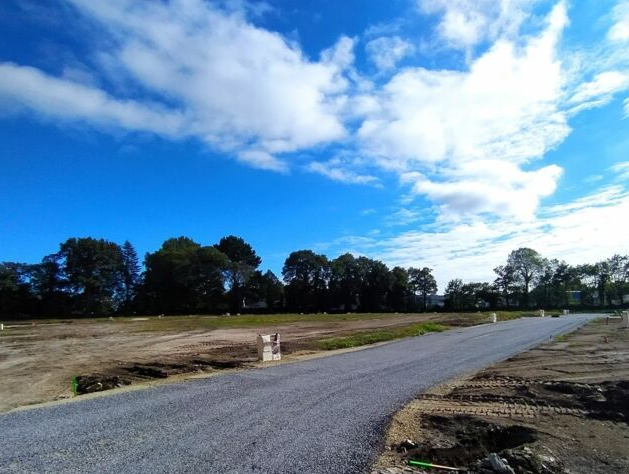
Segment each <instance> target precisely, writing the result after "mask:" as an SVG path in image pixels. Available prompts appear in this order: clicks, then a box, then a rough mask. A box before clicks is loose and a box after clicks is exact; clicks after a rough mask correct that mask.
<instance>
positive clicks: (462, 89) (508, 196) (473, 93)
mask: <svg viewBox="0 0 629 474" xmlns="http://www.w3.org/2000/svg"><path fill="white" fill-rule="evenodd" d="M566 24H567V17H566V10H565V6H564V4H563V3H559V4H558V5H557V6H556V7H555V8H554V9H553V11H552V12H551V14H550V15H549V17H548V19H547V25H546V28H545V29H544V30H543V31H541V32H540V33H539V34H538V35H534V36H532V37H530V38H529V39H528V41H527V42H526V43H525V44H524V45H523V46H521V47H520V46H518V45H516V44H515V43H513V42H510V41H506V40H499V41H497V42H496V43H495V44H494V45H493V46H492V47H491V48H490V49H489V50H488V51H487V52H486V53H485V54H483V55H482V56H481V57H479V58H478V59H476V60H475V61H474V62H473V63H472V64H471V65H470V68H469V70H467V71H443V70H442V71H434V70H428V69H425V68H413V69H406V70H404V71H402V72H400V73H398V74H396V75H395V76H394V77H393V78H392V79H391V80H390V81H389V83H388V84H386V85H385V86H384V87H383V88H382V90H381V91H379V92H377V93H376V94H375V95H372V96H371V97H372V98H373V97H375V98H376V99H377V103H376V104H373V103H371V104H369V107H363V109H362V110H364V111H365V116H364V121H363V123H362V125H361V127H360V129H359V131H358V137H359V139H360V141H361V146H362V149H363V151H364V152H365V153H366V154H368V155H369V156H372V157H373V160H374V162H375V163H376V164H378V165H379V166H380V167H382V168H384V169H387V170H391V171H394V172H396V173H398V174H399V175H400V176H401V177H402V180H403V182H405V183H406V184H408V185H410V186H411V187H412V189H413V190H414V191H415V192H416V193H417V194H423V195H426V196H428V197H429V198H430V199H432V200H433V201H434V202H436V203H437V204H439V205H442V206H445V209H444V210H447V211H454V212H460V213H468V212H472V213H477V212H480V213H483V212H489V213H496V214H500V215H517V216H519V217H521V218H531V217H532V215H533V213H534V211H535V209H536V208H537V206H538V203H539V200H540V199H541V198H542V197H544V196H548V195H549V194H551V193H552V192H553V191H554V189H555V187H556V183H557V180H558V179H559V177H560V176H561V169H560V168H558V167H557V166H546V167H543V168H540V169H538V170H532V171H523V170H522V169H521V167H522V166H524V165H525V164H527V163H529V162H530V161H531V160H534V159H536V158H539V157H541V156H543V155H544V154H545V153H546V152H547V151H548V150H550V149H552V148H553V147H555V146H557V145H558V144H559V143H561V142H562V141H563V140H564V139H565V137H566V136H567V135H568V134H569V132H570V128H569V126H568V124H567V112H566V111H565V110H563V108H562V100H563V97H564V93H565V92H564V88H565V81H566V79H565V77H564V74H563V71H562V67H561V62H560V61H559V59H558V58H557V54H556V48H557V43H558V40H559V37H560V35H561V32H562V30H563V28H564V26H565V25H566Z"/></svg>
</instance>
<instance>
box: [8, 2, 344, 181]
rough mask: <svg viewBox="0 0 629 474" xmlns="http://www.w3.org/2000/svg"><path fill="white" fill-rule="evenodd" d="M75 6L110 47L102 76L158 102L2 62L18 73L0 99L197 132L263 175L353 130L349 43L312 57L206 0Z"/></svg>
mask: <svg viewBox="0 0 629 474" xmlns="http://www.w3.org/2000/svg"><path fill="white" fill-rule="evenodd" d="M70 3H72V4H73V5H74V6H75V7H76V8H77V10H78V11H79V12H80V13H81V14H83V15H84V16H86V17H87V18H89V19H90V20H92V21H94V22H95V23H96V24H97V25H98V27H99V28H100V30H97V31H102V32H104V35H105V37H106V38H107V40H108V45H110V46H111V45H113V46H111V47H110V48H108V50H107V51H97V52H95V53H94V57H96V58H100V61H101V64H102V65H103V70H104V71H105V72H106V71H107V70H112V69H113V71H114V73H113V74H111V75H110V77H109V79H110V80H112V81H113V82H114V83H115V81H116V76H119V75H121V76H123V78H124V79H126V80H130V81H131V82H132V83H133V84H134V86H135V87H134V89H135V90H139V91H140V96H142V91H144V95H145V97H155V98H156V100H158V101H159V103H160V105H152V104H151V105H148V106H147V102H149V100H148V99H143V100H142V104H140V103H139V102H138V101H134V100H129V99H128V98H125V97H117V98H114V97H111V95H110V94H108V93H107V92H105V91H103V90H98V89H89V88H86V87H84V86H81V85H79V84H77V83H76V82H73V81H70V80H67V79H63V78H60V77H54V76H51V75H49V74H46V73H44V72H42V71H37V70H35V69H32V68H28V67H25V66H17V65H13V64H4V65H3V68H4V70H5V71H9V72H10V73H11V75H10V76H6V75H4V74H3V75H2V76H1V77H0V91H2V94H3V96H5V97H6V96H8V97H12V98H14V99H16V100H19V101H20V102H21V103H22V104H23V105H24V106H26V107H28V108H31V109H33V110H35V111H37V112H38V113H44V114H46V115H50V116H60V117H63V118H68V119H72V118H74V119H79V118H80V119H84V120H86V121H88V122H91V123H96V124H100V123H102V122H107V123H109V124H112V125H117V126H119V127H121V128H123V129H130V130H138V129H141V130H150V131H153V132H155V133H157V134H160V135H162V134H163V135H166V136H168V137H172V136H194V137H197V138H199V139H201V140H203V141H205V142H206V143H208V144H209V145H211V146H212V147H214V148H216V149H219V150H223V151H226V152H231V153H235V154H236V155H237V156H238V158H239V159H240V160H242V161H246V162H248V163H249V164H251V165H252V166H257V167H261V168H265V169H283V166H282V165H279V164H278V161H277V159H276V158H275V157H273V155H275V154H281V153H286V152H291V151H295V150H298V149H301V148H307V147H312V146H314V145H317V144H321V143H326V142H330V141H333V140H338V139H340V138H342V137H343V136H345V134H346V131H345V128H344V125H343V123H342V122H341V120H340V118H339V107H340V106H339V104H338V103H337V98H338V96H339V95H340V94H341V93H343V91H344V90H345V89H346V87H347V80H346V79H345V78H344V76H343V74H342V69H343V67H345V66H346V65H347V63H348V62H350V61H351V60H352V56H351V49H352V47H353V43H352V41H351V40H349V39H348V38H342V39H341V40H340V41H339V43H338V44H337V45H335V46H334V47H333V48H331V49H330V50H328V51H324V52H323V53H322V56H321V58H320V60H318V61H310V60H308V59H307V58H305V57H304V55H303V54H302V52H301V51H300V49H299V47H298V46H296V45H295V44H292V43H289V42H288V41H287V40H286V39H284V38H283V37H282V36H281V35H279V34H277V33H273V32H270V31H267V30H265V29H262V28H258V27H255V26H254V25H252V24H251V23H250V22H248V21H247V19H246V18H245V16H244V14H243V13H242V12H241V11H235V12H234V11H225V10H223V9H220V8H218V7H216V6H213V4H209V3H206V2H204V1H202V0H173V1H170V2H134V1H130V0H111V1H108V2H92V1H87V0H70ZM20 78H26V79H28V81H27V82H23V81H22V80H20ZM33 89H36V95H35V97H33V98H30V97H31V93H32V91H33ZM101 105H103V107H101Z"/></svg>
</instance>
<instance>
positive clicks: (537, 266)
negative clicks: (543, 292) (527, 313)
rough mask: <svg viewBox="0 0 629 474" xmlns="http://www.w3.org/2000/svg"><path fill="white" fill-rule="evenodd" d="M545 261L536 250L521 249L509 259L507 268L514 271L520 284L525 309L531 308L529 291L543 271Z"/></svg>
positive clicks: (515, 251) (511, 254)
mask: <svg viewBox="0 0 629 474" xmlns="http://www.w3.org/2000/svg"><path fill="white" fill-rule="evenodd" d="M543 264H544V259H543V258H542V256H541V255H540V254H539V253H537V252H536V251H535V250H533V249H530V248H526V247H523V248H519V249H517V250H514V251H513V252H511V253H510V254H509V256H508V257H507V268H510V269H513V274H514V276H515V281H516V282H517V283H518V284H519V286H520V289H521V292H522V297H523V302H524V305H523V306H524V308H525V309H527V308H528V307H529V291H530V288H531V286H532V285H534V284H535V282H536V280H537V278H538V277H539V275H540V273H541V271H542V269H543Z"/></svg>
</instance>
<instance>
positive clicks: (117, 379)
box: [0, 314, 485, 412]
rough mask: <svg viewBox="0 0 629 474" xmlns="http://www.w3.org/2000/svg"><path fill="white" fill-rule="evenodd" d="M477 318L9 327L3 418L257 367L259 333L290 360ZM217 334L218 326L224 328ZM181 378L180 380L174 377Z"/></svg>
mask: <svg viewBox="0 0 629 474" xmlns="http://www.w3.org/2000/svg"><path fill="white" fill-rule="evenodd" d="M483 318H485V316H481V315H474V314H464V315H460V314H458V315H455V314H439V315H438V314H381V315H374V314H370V315H350V316H334V315H329V316H325V315H316V316H315V315H304V316H303V317H301V316H297V317H293V318H292V319H291V320H290V321H289V322H280V323H267V322H266V321H275V320H279V321H283V320H284V319H290V317H284V316H283V315H279V316H273V315H270V316H269V317H268V318H267V317H265V316H255V317H246V316H243V317H241V318H240V317H236V318H234V319H233V321H235V322H240V323H239V324H241V325H242V324H245V323H246V324H248V327H229V325H230V320H229V319H228V318H227V319H226V318H220V319H217V318H216V317H207V316H196V317H190V316H186V317H166V318H159V319H158V318H156V317H151V318H115V319H113V320H109V319H107V318H103V319H92V320H68V321H47V322H29V323H9V324H6V323H5V330H4V331H0V412H3V411H8V410H11V409H14V408H16V407H20V406H24V405H30V404H35V403H41V402H47V401H52V400H59V399H64V398H69V397H72V396H73V390H72V379H73V378H74V377H77V378H76V389H77V391H78V392H79V393H81V392H94V391H101V390H107V389H112V388H117V387H122V386H126V385H130V384H138V383H155V382H159V381H163V380H164V379H168V380H169V381H170V380H173V379H174V380H181V379H182V376H186V377H187V376H193V375H194V374H207V375H211V374H213V373H215V372H218V371H221V370H225V369H233V368H240V367H249V366H252V365H254V364H255V363H256V360H257V359H256V349H255V339H256V337H257V335H258V334H271V333H275V332H280V333H281V334H282V354H283V356H285V358H286V359H288V360H291V359H295V358H304V357H309V356H313V355H316V354H317V353H319V352H321V351H319V350H318V348H317V345H316V342H317V341H318V340H320V339H323V338H329V337H337V336H343V335H349V334H353V333H356V332H360V331H368V330H374V329H382V328H393V327H399V326H405V325H409V324H413V323H417V322H424V321H437V322H442V323H444V324H448V325H452V326H468V325H472V324H478V323H479V322H482V321H483ZM219 323H220V327H219V328H218V329H217V328H215V326H217V325H219ZM177 376H179V377H177Z"/></svg>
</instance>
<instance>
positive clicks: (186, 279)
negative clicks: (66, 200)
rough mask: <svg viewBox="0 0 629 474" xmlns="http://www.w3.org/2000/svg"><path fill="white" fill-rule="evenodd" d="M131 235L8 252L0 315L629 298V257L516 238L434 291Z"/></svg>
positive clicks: (421, 277)
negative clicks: (506, 251) (566, 256)
mask: <svg viewBox="0 0 629 474" xmlns="http://www.w3.org/2000/svg"><path fill="white" fill-rule="evenodd" d="M143 263H144V265H143V267H144V269H143V270H142V267H141V265H140V262H139V258H138V255H137V253H136V251H135V249H134V247H133V245H132V244H131V243H130V242H128V241H127V242H124V244H122V245H118V244H116V243H114V242H110V241H107V240H104V239H93V238H71V239H68V240H67V241H65V242H63V243H61V244H60V246H59V251H58V252H57V253H54V254H51V255H47V256H45V257H44V258H43V259H42V261H41V263H37V264H24V263H15V262H4V263H2V264H0V316H2V317H4V318H15V319H19V318H50V317H83V316H103V315H111V314H225V313H230V314H236V313H240V312H244V311H246V312H283V311H286V312H303V313H305V312H335V311H336V312H348V311H364V312H388V311H394V312H414V311H426V310H428V309H430V310H436V309H442V308H443V309H445V310H455V311H462V310H478V309H490V308H491V309H494V308H495V309H498V308H506V309H510V308H531V307H533V306H535V307H544V308H552V307H569V306H579V307H594V306H609V305H615V306H620V305H626V304H627V303H628V301H627V295H629V258H628V257H627V256H620V255H615V256H613V257H611V258H610V259H608V260H604V261H601V262H597V263H595V264H585V265H577V266H571V265H568V264H567V263H565V262H562V261H558V260H549V259H546V258H543V257H542V256H541V255H540V254H538V253H537V252H536V251H534V250H532V249H528V248H521V249H517V250H515V251H513V252H511V254H510V255H509V256H508V258H507V262H506V264H505V265H502V266H499V267H497V268H495V269H494V271H495V272H496V275H497V278H496V280H495V281H494V282H492V283H486V282H468V283H464V282H463V281H462V280H460V279H454V280H451V281H450V282H449V283H448V285H447V287H446V289H445V294H444V295H443V297H437V296H435V295H436V293H437V290H438V288H437V282H436V280H435V278H434V276H433V274H432V272H433V270H432V269H431V268H428V267H423V268H408V269H407V268H402V267H394V268H392V269H389V268H388V267H387V266H386V265H385V264H384V263H382V262H380V261H378V260H373V259H370V258H367V257H354V256H353V255H351V254H349V253H346V254H343V255H340V256H339V257H337V258H335V259H333V260H330V259H328V258H327V257H326V256H325V255H321V254H317V253H315V252H313V251H311V250H299V251H295V252H292V253H291V254H290V255H289V256H288V257H287V258H286V261H285V262H284V266H283V269H282V279H281V280H280V278H278V276H276V275H275V274H274V273H273V272H271V271H266V272H262V271H260V270H259V267H260V264H261V259H260V257H259V256H258V255H257V254H256V252H255V250H254V249H253V247H252V246H251V245H250V244H248V243H247V242H245V241H244V240H243V239H242V238H240V237H236V236H227V237H224V238H222V239H220V241H219V242H218V243H216V244H214V245H209V246H203V245H201V244H199V243H197V242H194V241H193V240H192V239H189V238H187V237H178V238H172V239H168V240H166V241H165V242H164V243H163V244H162V246H161V248H159V249H158V250H157V251H155V252H153V253H147V254H146V255H145V257H144V262H143Z"/></svg>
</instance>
